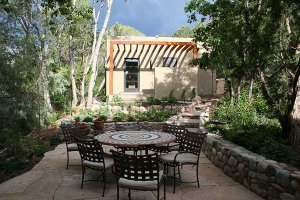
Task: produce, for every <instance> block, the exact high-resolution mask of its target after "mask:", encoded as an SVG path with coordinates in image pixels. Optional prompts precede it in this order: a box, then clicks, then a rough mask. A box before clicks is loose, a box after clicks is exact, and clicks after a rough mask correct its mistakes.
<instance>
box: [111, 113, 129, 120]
mask: <svg viewBox="0 0 300 200" xmlns="http://www.w3.org/2000/svg"><path fill="white" fill-rule="evenodd" d="M113 120H114V121H117V122H121V121H125V120H126V114H125V113H123V112H117V113H115V114H114V116H113Z"/></svg>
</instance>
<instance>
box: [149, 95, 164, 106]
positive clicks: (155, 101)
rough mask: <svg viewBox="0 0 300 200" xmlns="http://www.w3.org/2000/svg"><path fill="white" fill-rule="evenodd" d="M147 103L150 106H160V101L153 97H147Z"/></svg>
mask: <svg viewBox="0 0 300 200" xmlns="http://www.w3.org/2000/svg"><path fill="white" fill-rule="evenodd" d="M147 102H148V103H150V104H152V105H160V104H161V101H160V100H159V99H157V98H155V97H154V96H150V97H147Z"/></svg>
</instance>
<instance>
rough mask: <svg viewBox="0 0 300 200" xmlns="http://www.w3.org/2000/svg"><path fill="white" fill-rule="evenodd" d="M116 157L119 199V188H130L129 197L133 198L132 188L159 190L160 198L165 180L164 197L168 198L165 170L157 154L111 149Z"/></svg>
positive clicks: (158, 196) (114, 157) (115, 165)
mask: <svg viewBox="0 0 300 200" xmlns="http://www.w3.org/2000/svg"><path fill="white" fill-rule="evenodd" d="M111 152H112V154H113V159H114V169H115V173H116V177H117V199H118V200H119V188H120V187H121V188H126V189H129V193H128V197H129V199H131V193H130V190H143V191H157V196H156V197H157V199H158V200H159V199H160V192H159V189H160V186H161V184H162V181H163V182H164V197H163V199H166V185H165V178H166V176H165V175H164V174H163V170H160V166H159V159H158V155H157V154H147V155H128V154H124V153H121V152H117V151H113V150H112V151H111Z"/></svg>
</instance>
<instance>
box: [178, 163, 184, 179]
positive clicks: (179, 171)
mask: <svg viewBox="0 0 300 200" xmlns="http://www.w3.org/2000/svg"><path fill="white" fill-rule="evenodd" d="M181 169H183V165H181ZM177 170H178V176H179V180H181V174H180V167H179V165H178V167H177Z"/></svg>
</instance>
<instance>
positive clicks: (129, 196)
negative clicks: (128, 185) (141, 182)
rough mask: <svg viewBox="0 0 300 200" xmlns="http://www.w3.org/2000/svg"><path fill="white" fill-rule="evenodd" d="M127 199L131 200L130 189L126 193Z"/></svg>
mask: <svg viewBox="0 0 300 200" xmlns="http://www.w3.org/2000/svg"><path fill="white" fill-rule="evenodd" d="M128 198H129V200H131V192H130V189H129V192H128Z"/></svg>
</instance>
